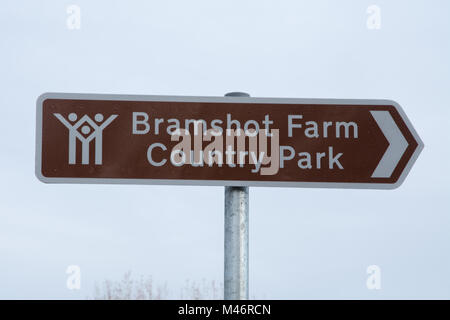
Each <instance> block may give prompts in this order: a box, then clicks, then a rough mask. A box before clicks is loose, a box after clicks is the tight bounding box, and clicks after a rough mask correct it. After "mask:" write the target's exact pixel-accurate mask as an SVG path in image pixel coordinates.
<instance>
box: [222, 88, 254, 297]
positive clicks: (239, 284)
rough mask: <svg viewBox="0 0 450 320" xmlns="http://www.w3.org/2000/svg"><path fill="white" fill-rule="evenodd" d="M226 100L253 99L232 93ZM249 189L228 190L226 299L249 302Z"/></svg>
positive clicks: (226, 214)
mask: <svg viewBox="0 0 450 320" xmlns="http://www.w3.org/2000/svg"><path fill="white" fill-rule="evenodd" d="M225 96H226V97H249V95H248V94H247V93H243V92H231V93H227V94H226V95H225ZM248 215H249V213H248V187H225V237H224V238H225V241H224V242H225V245H224V258H225V260H224V299H225V300H247V299H248Z"/></svg>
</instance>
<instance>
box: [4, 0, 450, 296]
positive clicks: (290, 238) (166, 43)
mask: <svg viewBox="0 0 450 320" xmlns="http://www.w3.org/2000/svg"><path fill="white" fill-rule="evenodd" d="M308 3H309V4H308ZM72 4H74V5H77V6H78V7H79V8H80V9H81V20H80V21H81V24H80V26H81V28H80V29H70V28H68V26H67V19H68V17H69V14H68V13H67V12H66V10H67V7H68V6H69V5H72ZM373 4H375V5H377V6H378V8H380V9H381V25H380V26H381V28H380V29H369V28H368V26H367V19H368V17H369V15H370V14H368V13H367V8H368V7H369V6H370V5H373ZM449 12H450V3H449V2H448V1H445V0H441V1H439V0H435V1H425V0H423V1H406V0H405V1H398V0H395V1H393V0H391V1H365V0H353V1H333V0H328V1H317V0H315V1H293V0H292V1H275V0H270V1H269V0H254V1H242V0H240V1H237V0H227V1H211V0H204V1H199V0H190V1H182V0H177V1H175V0H169V1H167V0H165V1H153V0H152V1H106V0H104V1H56V0H54V1H31V0H30V1H18V0H3V1H2V3H1V8H0V38H1V41H0V87H1V88H2V90H1V94H0V133H1V134H0V177H1V182H0V298H2V299H5V298H27V299H28V298H32V299H35V298H44V299H46V298H58V299H80V298H81V299H84V298H86V297H90V296H92V295H93V293H94V285H95V283H96V282H97V283H100V282H102V281H103V280H105V279H111V280H119V279H120V278H121V277H122V275H123V274H124V273H125V272H126V271H128V270H131V271H132V272H133V274H135V275H136V276H139V275H144V276H153V278H154V280H155V281H156V282H158V283H164V282H167V285H168V287H169V290H171V292H172V293H173V296H175V297H176V296H177V295H178V292H179V291H180V288H181V287H182V286H183V285H184V282H185V280H186V279H190V280H195V281H201V280H202V279H206V280H208V281H210V280H216V281H222V278H223V193H224V190H223V189H224V188H223V187H193V186H192V187H191V186H188V187H185V186H183V187H176V186H130V185H124V186H119V185H46V184H43V183H42V182H40V181H38V180H37V178H36V177H35V175H34V148H35V116H36V114H35V103H36V98H37V97H38V96H39V95H40V94H41V93H43V92H48V91H54V92H83V93H115V94H157V95H194V96H222V95H223V94H225V93H226V92H229V91H245V92H248V93H250V94H251V95H252V96H254V97H290V98H361V99H379V98H380V99H381V98H385V99H393V100H395V101H397V102H398V103H400V104H401V105H402V106H403V109H404V110H405V112H406V114H407V115H408V117H409V119H410V120H411V122H412V124H413V125H414V127H415V128H416V130H417V132H418V134H419V135H420V137H421V138H422V140H423V141H424V144H425V148H424V150H423V152H422V154H421V155H420V156H419V159H418V160H417V162H416V164H415V165H414V166H413V168H412V170H411V172H410V174H409V176H408V177H407V178H406V180H405V182H404V184H403V185H402V186H401V187H400V188H399V189H396V190H388V191H385V190H383V191H376V190H331V189H328V190H327V189H297V188H292V189H287V188H256V187H254V188H251V189H250V296H251V297H254V298H275V299H308V298H326V299H329V298H332V299H334V298H338V299H346V298H362V299H379V298H385V299H391V298H402V299H403V298H405V299H408V298H446V299H449V298H450V272H449V270H450V241H449V240H450V233H449V231H450V203H449V191H450V187H449V178H450V166H449V157H450V151H449V150H450V148H449V146H450V133H449V129H448V128H449V126H450V120H449V119H450V108H449V102H450V90H449V84H450V65H449V60H448V59H449V57H450V45H449V39H450V20H449V19H448V13H449ZM69 22H70V21H69ZM69 25H70V23H69ZM72 26H73V25H72ZM69 265H78V266H80V268H81V289H80V290H69V289H67V287H66V279H67V274H66V268H67V267H68V266H69ZM370 265H378V266H379V267H380V268H381V290H369V289H368V288H367V287H366V279H367V277H368V274H367V273H366V269H367V267H368V266H370Z"/></svg>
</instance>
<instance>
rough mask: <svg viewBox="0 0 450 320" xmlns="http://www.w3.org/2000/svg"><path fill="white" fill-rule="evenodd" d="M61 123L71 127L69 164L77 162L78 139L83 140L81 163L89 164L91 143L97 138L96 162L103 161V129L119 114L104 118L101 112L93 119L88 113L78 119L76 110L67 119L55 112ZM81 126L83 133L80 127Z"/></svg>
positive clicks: (68, 127)
mask: <svg viewBox="0 0 450 320" xmlns="http://www.w3.org/2000/svg"><path fill="white" fill-rule="evenodd" d="M53 115H54V116H55V117H56V118H57V119H58V120H59V121H61V123H62V124H63V125H64V126H65V127H66V128H67V129H69V164H76V154H77V152H76V148H77V139H78V140H80V141H81V164H89V145H90V143H91V141H92V140H93V139H95V164H96V165H101V164H102V163H103V159H102V154H103V150H102V149H103V130H104V129H105V128H106V127H107V126H108V125H109V124H110V123H111V122H112V121H113V120H114V119H115V118H117V116H118V115H116V114H113V115H111V116H110V117H109V118H108V119H106V120H105V121H103V120H104V116H103V114H101V113H97V114H96V115H95V116H94V120H95V121H94V120H92V119H91V118H90V117H89V116H88V115H84V116H82V117H81V118H80V119H79V120H78V121H77V119H78V115H77V114H76V113H74V112H72V113H70V114H69V115H68V117H67V119H65V118H64V117H63V116H62V115H61V114H60V113H54V114H53ZM80 127H81V129H80V130H81V133H80V132H79V131H78V128H80Z"/></svg>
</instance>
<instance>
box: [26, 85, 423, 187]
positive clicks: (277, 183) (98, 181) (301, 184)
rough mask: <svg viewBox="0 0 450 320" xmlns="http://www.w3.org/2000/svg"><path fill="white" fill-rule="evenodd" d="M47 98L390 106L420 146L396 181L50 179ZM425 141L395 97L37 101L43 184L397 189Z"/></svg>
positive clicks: (89, 96) (146, 97)
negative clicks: (45, 161) (45, 153)
mask: <svg viewBox="0 0 450 320" xmlns="http://www.w3.org/2000/svg"><path fill="white" fill-rule="evenodd" d="M46 99H68V100H112V101H114V100H116V101H164V102H220V103H270V104H311V105H314V104H324V105H326V104H332V105H347V106H348V105H391V106H394V108H395V109H396V110H397V111H398V112H399V114H400V116H401V117H402V119H403V121H404V122H405V124H406V126H407V127H408V129H409V131H410V132H411V134H412V135H413V137H414V139H415V140H416V141H417V143H418V146H417V148H416V150H414V153H413V154H412V156H411V158H410V159H409V161H408V163H407V165H406V166H405V168H404V169H403V172H402V173H401V175H400V177H399V178H398V180H397V181H396V182H395V183H354V182H352V183H342V182H286V181H240V180H176V179H115V178H48V177H44V176H43V175H42V172H41V168H42V166H41V161H42V106H43V102H44V101H45V100H46ZM423 148H424V144H423V142H422V140H421V139H420V137H419V135H418V134H417V132H416V130H415V129H414V127H413V126H412V124H411V122H410V121H409V119H408V117H407V116H406V114H405V112H404V111H403V109H402V107H401V106H400V105H399V104H398V103H397V102H395V101H393V100H384V99H375V100H372V99H297V98H254V97H195V96H156V95H155V96H152V95H120V94H88V93H57V92H49V93H44V94H42V95H40V96H39V97H38V99H37V101H36V163H35V165H36V166H35V174H36V177H37V178H38V179H39V180H40V181H42V182H44V183H79V184H137V185H194V186H237V187H240V186H241V187H247V186H248V187H298V188H338V189H395V188H398V187H399V186H400V185H401V184H402V183H403V181H404V180H405V178H406V176H407V175H408V173H409V171H410V170H411V168H412V166H413V164H414V162H415V161H416V160H417V158H418V156H419V154H420V152H421V151H422V149H423Z"/></svg>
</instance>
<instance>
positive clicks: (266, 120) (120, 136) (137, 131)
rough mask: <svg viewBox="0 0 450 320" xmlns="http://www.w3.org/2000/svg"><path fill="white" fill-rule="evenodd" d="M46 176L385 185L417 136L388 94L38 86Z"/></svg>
mask: <svg viewBox="0 0 450 320" xmlns="http://www.w3.org/2000/svg"><path fill="white" fill-rule="evenodd" d="M36 128H37V136H36V175H37V177H38V178H39V179H40V180H41V181H43V182H48V183H121V184H122V183H123V184H179V185H233V186H281V187H327V188H375V189H392V188H395V187H398V186H399V185H400V184H401V183H402V182H403V180H404V179H405V177H406V175H407V173H408V172H409V170H410V169H411V166H412V165H413V163H414V161H415V160H416V158H417V157H418V155H419V153H420V151H421V150H422V148H423V143H422V141H421V140H420V138H419V136H418V135H417V133H416V131H415V130H414V128H413V127H412V125H411V123H410V122H409V120H408V119H407V117H406V115H405V114H404V112H403V110H402V109H401V107H400V106H399V105H398V104H397V103H396V102H394V101H390V100H335V99H275V98H249V97H181V96H131V95H130V96H128V95H100V94H66V93H46V94H43V95H41V96H40V97H39V98H38V100H37V123H36Z"/></svg>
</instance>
